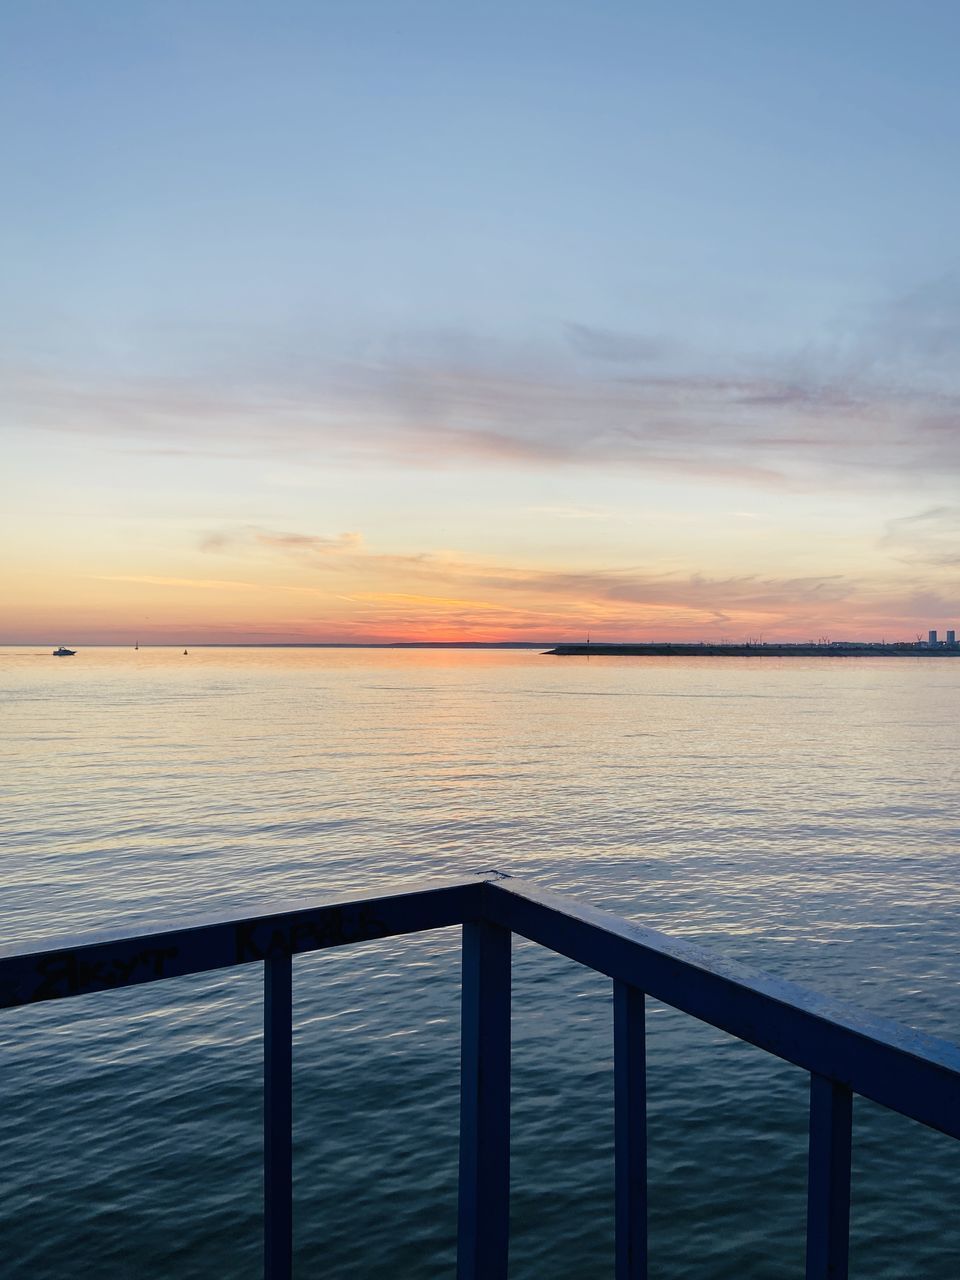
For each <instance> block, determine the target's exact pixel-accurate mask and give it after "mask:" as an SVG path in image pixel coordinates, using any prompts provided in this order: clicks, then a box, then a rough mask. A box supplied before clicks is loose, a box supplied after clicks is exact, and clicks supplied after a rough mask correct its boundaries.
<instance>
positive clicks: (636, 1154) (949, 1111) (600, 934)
mask: <svg viewBox="0 0 960 1280" xmlns="http://www.w3.org/2000/svg"><path fill="white" fill-rule="evenodd" d="M457 924H462V925H463V990H462V1012H461V1085H460V1089H461V1092H460V1175H459V1198H458V1242H457V1276H458V1280H504V1278H505V1277H506V1275H507V1254H508V1245H509V1177H510V942H511V936H512V934H518V935H520V936H522V937H524V938H527V939H530V940H531V941H533V942H536V943H539V944H540V945H542V946H544V947H548V948H549V949H551V950H552V951H555V952H558V953H559V954H561V955H564V956H568V957H570V958H571V959H573V960H576V961H579V962H580V963H581V964H584V965H586V966H588V967H589V968H591V969H595V970H597V971H598V972H600V973H603V974H606V975H607V976H608V977H610V978H612V979H613V991H614V1001H613V1020H614V1112H615V1144H616V1145H615V1164H616V1171H615V1178H616V1191H615V1196H616V1204H615V1222H616V1280H645V1277H646V1275H647V1239H646V1218H647V1209H646V1202H647V1192H646V1163H647V1161H646V1084H645V1079H646V1077H645V1050H644V1045H645V1033H644V997H645V995H650V996H652V997H654V998H655V999H657V1000H660V1001H662V1002H663V1003H665V1004H668V1005H671V1006H673V1007H674V1008H676V1009H680V1010H682V1011H683V1012H685V1013H688V1014H691V1015H692V1016H693V1017H695V1018H698V1019H700V1020H701V1021H703V1022H707V1023H710V1024H712V1025H713V1026H715V1027H719V1028H720V1029H721V1030H723V1031H726V1032H728V1033H730V1034H731V1035H733V1036H736V1037H738V1038H739V1039H741V1040H745V1041H747V1042H748V1043H750V1044H753V1045H757V1046H758V1047H759V1048H761V1049H765V1050H766V1051H767V1052H769V1053H772V1054H776V1055H777V1056H778V1057H780V1058H783V1059H785V1060H786V1061H787V1062H792V1063H794V1064H795V1065H796V1066H798V1067H802V1068H803V1069H804V1070H806V1071H808V1072H809V1073H810V1145H809V1174H808V1189H807V1255H806V1258H807V1261H806V1275H807V1280H827V1278H828V1277H829V1278H830V1280H842V1278H843V1277H845V1276H846V1275H847V1251H848V1235H849V1208H850V1145H851V1129H852V1124H851V1118H852V1098H853V1094H855V1093H856V1094H861V1095H862V1096H863V1097H865V1098H870V1099H872V1100H873V1101H874V1102H878V1103H880V1104H882V1105H883V1106H885V1107H889V1108H890V1109H892V1110H894V1111H898V1112H900V1113H902V1114H903V1115H905V1116H909V1117H911V1118H912V1119H914V1120H917V1121H919V1122H920V1123H921V1124H925V1125H929V1126H930V1127H931V1128H934V1129H938V1130H940V1131H941V1132H942V1133H946V1134H949V1135H950V1136H951V1137H954V1138H960V1049H958V1048H957V1047H956V1046H955V1045H952V1044H949V1043H947V1042H946V1041H943V1040H938V1039H935V1038H934V1037H932V1036H927V1035H924V1034H922V1033H921V1032H919V1031H914V1030H912V1029H910V1028H907V1027H903V1026H900V1025H898V1024H897V1023H894V1022H890V1021H887V1020H886V1019H882V1018H876V1017H873V1016H872V1015H869V1014H864V1013H861V1012H859V1011H857V1010H855V1009H852V1008H850V1007H849V1006H843V1005H841V1004H839V1003H836V1002H833V1001H830V1000H827V999H824V998H823V997H821V996H818V995H816V994H814V993H812V992H809V991H806V990H804V989H803V988H801V987H797V986H795V985H793V984H792V983H788V982H783V981H781V980H779V979H776V978H772V977H770V976H768V975H765V974H761V973H757V972H754V971H751V970H748V969H746V968H744V967H743V966H741V965H739V964H735V963H733V962H730V961H728V960H725V959H723V958H722V957H720V956H718V955H716V954H713V953H711V952H709V951H706V950H704V949H703V948H701V947H698V946H695V945H693V944H691V943H688V942H683V941H679V940H677V939H675V938H670V937H668V936H667V935H665V934H662V933H657V932H655V931H654V930H652V929H646V928H644V927H642V926H641V925H638V924H635V923H632V922H631V921H628V920H624V919H622V918H621V917H619V916H617V915H614V914H613V913H611V912H609V911H602V910H600V909H598V908H596V907H591V906H587V905H585V904H583V903H581V902H578V901H576V900H574V899H571V898H567V897H563V896H561V895H559V894H556V893H551V892H549V891H547V890H544V889H540V888H538V887H537V886H535V885H530V884H527V883H524V882H523V881H520V880H514V879H512V878H510V877H505V876H502V875H501V874H500V873H497V872H491V873H488V874H485V875H483V876H470V877H468V878H465V879H458V880H434V881H426V882H422V883H418V884H414V885H404V886H401V887H399V888H395V889H392V890H391V891H389V892H386V893H382V894H376V895H372V896H369V895H363V896H360V895H356V896H349V897H341V898H337V899H335V900H333V901H331V902H324V903H310V904H302V903H301V904H296V905H292V906H291V907H290V908H289V909H279V908H277V907H271V908H270V910H269V912H268V913H266V914H263V915H253V916H250V915H245V916H238V917H230V918H219V919H216V920H204V921H200V922H197V923H189V924H185V925H183V926H181V927H179V928H171V929H159V930H157V929H152V930H146V931H141V932H136V933H133V934H118V935H96V936H85V937H82V938H79V939H74V940H60V941H57V942H56V943H50V942H43V943H40V944H37V945H34V946H28V947H7V948H3V949H0V1008H14V1007H16V1006H18V1005H24V1004H32V1003H35V1002H37V1001H42V1000H60V999H64V998H67V997H71V996H80V995H86V994H89V993H92V992H96V991H108V990H114V989H116V988H119V987H129V986H135V985H138V984H140V983H145V982H155V981H158V980H161V979H164V978H174V977H181V976H183V975H185V974H190V973H204V972H207V971H209V970H214V969H223V968H228V967H230V966H233V965H241V964H252V963H262V964H263V965H264V970H265V974H264V1188H265V1193H264V1201H265V1203H264V1252H265V1262H264V1275H265V1277H266V1280H289V1278H290V1276H291V1272H292V1239H293V1218H292V1208H291V1206H292V1187H293V1177H292V1144H291V1120H292V1107H291V1097H292V1074H293V1073H292V1051H291V1045H292V1031H293V1017H292V959H293V957H294V956H295V955H299V954H302V953H304V952H308V951H319V950H323V949H325V948H327V947H339V946H346V945H349V944H351V943H356V942H364V941H369V940H373V939H377V938H386V937H392V936H396V935H399V934H406V933H419V932H422V931H424V930H428V929H439V928H444V927H448V926H451V925H457Z"/></svg>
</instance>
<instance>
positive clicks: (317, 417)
mask: <svg viewBox="0 0 960 1280" xmlns="http://www.w3.org/2000/svg"><path fill="white" fill-rule="evenodd" d="M950 298H951V299H952V295H950ZM931 305H933V304H931ZM918 306H919V303H914V304H911V305H907V304H903V306H902V307H901V308H900V310H899V311H897V310H896V309H895V308H894V309H893V314H889V312H890V309H889V308H888V314H887V316H886V319H884V320H883V321H882V322H881V320H880V319H875V320H874V321H873V327H872V328H871V327H870V326H869V325H867V326H865V327H864V329H863V331H862V332H861V334H860V335H859V337H858V339H857V342H855V343H850V344H848V347H847V348H845V349H844V351H843V352H841V351H840V348H839V347H837V348H835V349H832V350H831V349H829V348H828V347H827V346H825V345H822V346H820V347H818V348H813V347H811V349H810V350H809V351H807V352H806V353H805V354H804V355H803V357H802V358H797V359H791V360H784V361H783V362H782V365H781V367H780V368H779V369H776V368H773V367H771V366H770V364H769V362H767V363H766V364H765V365H761V364H760V363H759V362H754V366H753V368H752V369H751V368H749V366H748V364H747V362H744V366H743V367H744V369H745V370H746V371H745V372H737V373H736V374H729V373H728V374H724V375H719V374H716V373H704V372H697V371H696V361H695V357H694V355H693V354H692V353H687V354H686V355H685V356H684V359H685V360H686V362H687V364H688V366H689V367H688V369H687V370H686V371H684V370H680V369H677V368H675V367H670V366H671V364H675V363H676V361H675V358H674V357H673V356H671V357H670V359H669V360H668V359H666V358H665V357H664V358H663V359H661V356H662V354H663V350H664V348H663V344H661V343H660V340H659V339H647V338H644V337H631V335H625V334H617V333H613V332H610V331H607V330H602V329H595V328H592V327H590V326H586V325H577V324H571V325H568V326H567V327H566V329H565V331H564V341H565V342H566V343H567V345H568V347H569V346H572V347H573V348H574V350H575V351H576V352H578V353H579V354H581V355H586V356H589V357H590V359H589V360H588V361H587V363H586V364H584V363H583V362H581V363H579V364H578V363H577V362H576V361H573V362H571V361H570V360H564V359H563V358H562V348H560V347H559V346H558V347H555V348H554V349H548V348H547V347H542V348H539V349H537V350H534V349H532V348H529V347H518V348H517V349H516V350H515V351H514V352H512V353H511V352H510V351H509V350H508V349H506V348H505V345H504V344H502V343H501V344H495V345H494V346H493V347H492V348H491V349H488V348H487V347H485V346H484V344H482V343H474V344H471V343H470V342H468V341H466V340H465V339H462V338H458V340H457V341H455V342H451V343H449V344H447V345H444V344H442V343H436V342H434V343H432V344H430V345H429V347H428V349H426V350H425V351H424V352H422V353H421V355H420V357H419V358H417V355H416V352H415V350H413V349H412V348H411V346H410V344H405V345H401V346H400V347H399V348H398V349H397V348H391V347H390V346H389V344H383V349H382V350H380V351H379V353H374V354H373V355H372V356H371V357H370V358H368V359H365V360H363V361H359V360H353V361H340V362H335V361H332V360H327V361H325V362H324V361H319V362H317V363H315V364H314V365H312V366H310V368H309V369H308V370H306V371H305V370H304V369H303V368H297V369H293V370H290V369H285V370H284V371H283V377H282V378H281V377H280V376H279V374H278V373H276V372H275V371H274V372H271V371H270V369H269V368H267V369H259V368H258V367H257V365H256V358H255V356H251V361H250V363H251V367H249V368H248V367H246V366H245V365H242V364H239V363H238V367H237V368H236V369H234V370H231V371H229V372H227V371H225V370H222V371H221V373H220V374H217V375H214V374H213V373H207V374H204V375H199V374H198V375H196V376H194V377H191V378H182V379H179V380H177V379H170V378H166V379H160V378H152V379H151V378H146V377H144V378H137V379H133V378H130V379H120V378H114V379H113V380H102V381H97V380H94V379H92V378H88V379H78V378H68V377H65V376H62V375H57V374H55V373H54V372H51V371H40V370H35V371H33V372H31V373H24V372H22V371H21V372H20V373H19V375H17V374H16V373H15V371H11V376H10V377H9V378H8V384H9V388H10V390H9V394H8V400H9V401H10V403H12V404H13V405H14V406H15V411H14V417H13V418H12V419H11V421H13V422H15V423H19V424H21V425H29V426H32V427H34V428H35V429H44V430H56V431H64V432H73V433H83V434H85V435H90V434H96V435H99V436H101V437H102V438H103V439H104V440H106V441H109V442H112V446H113V447H117V446H118V445H122V447H123V448H125V449H129V448H131V447H132V446H134V445H136V446H137V447H139V448H142V449H147V450H150V449H153V450H156V451H159V452H162V453H165V454H169V453H172V454H174V455H175V454H177V453H178V452H181V451H183V452H195V453H197V454H198V455H201V454H207V455H209V454H210V453H214V454H216V453H217V452H220V453H222V454H223V455H225V456H240V457H247V458H261V457H263V456H264V455H266V454H269V456H271V457H272V458H276V459H282V458H288V459H290V460H294V461H299V462H306V463H320V462H322V461H329V460H331V459H333V460H336V461H338V462H340V463H347V464H350V465H353V466H359V467H362V466H365V465H368V464H376V465H393V466H403V467H411V468H421V469H430V470H435V469H438V468H461V469H462V468H468V467H470V466H473V465H477V464H482V465H486V466H498V467H502V466H513V467H518V468H524V467H536V468H563V467H570V466H578V467H591V468H610V467H618V468H619V467H626V468H631V469H635V470H637V471H641V472H647V473H649V474H653V475H672V476H676V477H679V478H689V479H695V480H710V481H720V482H722V481H735V482H737V483H742V484H753V485H759V486H766V487H784V486H787V487H790V488H795V489H803V488H810V487H822V486H823V485H825V484H829V485H840V486H847V487H852V488H865V487H872V486H877V485H902V484H904V483H907V482H910V481H914V482H919V481H924V480H943V479H944V478H945V477H947V476H958V477H960V384H958V382H957V380H956V379H954V380H953V382H950V381H949V380H948V379H947V378H946V376H938V377H936V378H932V377H930V376H928V375H929V373H930V369H931V368H933V369H934V370H935V371H937V372H938V375H939V374H944V370H945V367H946V364H947V363H948V361H947V358H946V354H945V353H947V354H949V353H950V352H952V351H953V350H954V346H953V345H952V344H953V343H954V336H955V335H954V329H955V327H956V329H957V332H958V333H960V304H958V305H957V307H956V311H957V318H956V325H955V320H954V303H953V301H952V300H951V301H949V302H948V301H943V302H942V303H941V302H936V303H935V305H933V315H934V317H935V318H934V319H932V320H930V322H929V324H928V325H927V328H926V332H927V339H926V345H925V346H924V347H923V349H921V348H920V347H919V346H918V342H919V339H916V338H915V339H911V340H910V341H909V342H908V340H907V337H906V336H904V335H901V338H900V339H897V337H896V334H897V333H899V332H900V330H899V329H898V328H897V325H898V324H899V325H900V327H901V328H902V329H908V328H909V320H910V318H912V316H913V313H914V310H916V308H917V307H918ZM937 317H939V318H937ZM869 340H872V341H873V357H872V358H869V357H868V356H867V355H865V354H863V352H864V350H865V348H866V345H867V344H868V341H869ZM898 342H899V345H898ZM911 344H912V345H911ZM924 351H925V352H926V353H927V355H926V357H924ZM857 352H860V354H859V355H858V354H857ZM908 356H909V357H910V358H909V359H908ZM924 358H925V359H926V364H924V362H923V361H924ZM951 358H952V357H951ZM910 360H913V362H914V363H913V365H911V363H910ZM914 366H916V367H914ZM313 550H319V548H318V547H314V548H313Z"/></svg>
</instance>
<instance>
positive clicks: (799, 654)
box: [546, 641, 960, 658]
mask: <svg viewBox="0 0 960 1280" xmlns="http://www.w3.org/2000/svg"><path fill="white" fill-rule="evenodd" d="M546 653H547V654H550V655H555V656H557V657H560V658H569V657H587V658H603V657H635V658H704V657H708V658H872V657H877V658H904V657H911V658H949V657H960V645H958V644H950V645H948V644H939V645H929V644H925V643H924V642H922V641H921V642H919V643H909V642H902V643H894V644H870V643H867V642H864V643H859V642H857V641H838V642H836V643H832V644H759V643H758V644H746V643H745V644H657V643H644V644H603V643H591V642H589V641H588V642H585V643H583V644H558V645H557V647H556V648H555V649H547V650H546Z"/></svg>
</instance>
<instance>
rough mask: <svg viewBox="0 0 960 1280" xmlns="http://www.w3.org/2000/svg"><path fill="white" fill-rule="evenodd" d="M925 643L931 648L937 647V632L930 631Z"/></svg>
mask: <svg viewBox="0 0 960 1280" xmlns="http://www.w3.org/2000/svg"><path fill="white" fill-rule="evenodd" d="M927 644H928V645H929V646H930V648H931V649H935V648H936V647H937V633H936V632H935V631H931V632H930V633H929V635H928V636H927Z"/></svg>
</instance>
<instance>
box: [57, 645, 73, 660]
mask: <svg viewBox="0 0 960 1280" xmlns="http://www.w3.org/2000/svg"><path fill="white" fill-rule="evenodd" d="M76 652H77V651H76V649H65V648H64V647H63V645H61V646H60V648H59V649H54V651H53V656H54V657H55V658H72V657H73V655H74V654H75V653H76Z"/></svg>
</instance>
